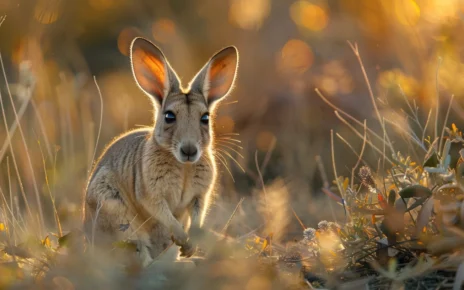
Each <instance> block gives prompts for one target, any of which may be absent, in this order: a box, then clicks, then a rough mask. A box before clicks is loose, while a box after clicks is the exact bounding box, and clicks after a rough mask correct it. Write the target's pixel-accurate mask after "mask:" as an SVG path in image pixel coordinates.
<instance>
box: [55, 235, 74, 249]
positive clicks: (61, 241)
mask: <svg viewBox="0 0 464 290" xmlns="http://www.w3.org/2000/svg"><path fill="white" fill-rule="evenodd" d="M72 236H73V235H72V232H70V233H68V234H66V235H64V236H61V237H59V238H58V245H59V246H60V247H67V246H68V245H69V242H70V240H71V239H72Z"/></svg>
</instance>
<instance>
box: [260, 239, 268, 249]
mask: <svg viewBox="0 0 464 290" xmlns="http://www.w3.org/2000/svg"><path fill="white" fill-rule="evenodd" d="M266 247H267V240H264V242H263V246H262V247H261V251H264V249H266Z"/></svg>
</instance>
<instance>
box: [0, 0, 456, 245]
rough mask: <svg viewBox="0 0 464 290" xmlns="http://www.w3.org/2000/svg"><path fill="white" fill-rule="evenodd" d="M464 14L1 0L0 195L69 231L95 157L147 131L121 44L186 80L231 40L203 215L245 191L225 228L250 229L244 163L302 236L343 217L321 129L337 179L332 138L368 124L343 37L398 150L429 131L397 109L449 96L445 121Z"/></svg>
mask: <svg viewBox="0 0 464 290" xmlns="http://www.w3.org/2000/svg"><path fill="white" fill-rule="evenodd" d="M5 16H6V17H5ZM463 17H464V1H459V0H417V1H414V0H389V1H381V0H339V1H335V0H298V1H295V0H224V1H217V0H195V1H187V0H157V1H151V0H133V1H129V0H80V1H62V0H23V1H21V0H0V22H1V23H2V25H1V26H0V53H1V56H2V60H3V65H4V69H5V77H6V79H4V78H3V75H2V77H0V92H1V99H2V102H3V107H4V111H5V112H4V113H5V114H3V113H2V115H3V117H4V119H3V120H2V122H3V123H2V125H1V126H0V146H2V148H1V149H0V150H1V151H0V166H1V174H0V188H1V189H2V191H3V192H4V193H5V195H8V193H9V192H12V193H14V194H12V195H11V196H16V197H17V198H13V199H14V200H15V201H14V203H15V205H16V206H17V208H18V210H19V208H24V206H25V202H24V197H26V198H27V199H28V200H29V203H30V206H31V207H32V208H37V200H38V199H40V200H41V203H42V207H43V213H42V214H40V215H43V219H44V220H45V222H46V224H48V225H53V214H51V213H52V212H53V210H52V208H53V207H52V202H51V201H50V198H49V196H50V194H51V195H52V196H54V197H55V200H56V205H57V208H58V215H59V216H60V219H61V220H62V223H63V227H67V228H70V227H72V226H75V225H76V217H78V213H79V210H80V204H81V202H82V198H83V191H84V188H85V183H86V178H87V176H88V172H89V170H90V168H91V164H92V160H93V158H94V154H95V152H96V156H97V157H98V155H100V154H101V152H102V149H103V148H104V146H105V145H106V144H107V143H108V142H110V141H111V140H112V139H113V138H114V137H115V136H117V135H119V134H121V133H122V132H124V131H126V130H128V129H131V128H136V127H137V126H142V125H144V126H145V125H150V124H151V123H152V122H153V120H152V116H153V108H152V107H151V104H150V102H149V100H148V98H147V97H146V96H145V95H143V93H142V92H141V91H140V90H139V89H138V88H137V86H136V84H135V82H134V80H133V77H132V75H131V70H130V62H129V58H128V53H129V45H130V42H131V41H132V39H133V38H134V37H136V36H144V37H146V38H148V39H150V40H152V41H153V42H154V43H156V44H157V45H158V46H159V47H160V48H161V49H162V50H163V52H164V53H165V55H166V56H167V58H168V60H169V61H170V63H171V65H172V66H173V67H174V69H175V70H176V71H177V73H178V74H179V76H180V77H181V79H182V81H183V83H184V85H185V84H187V83H188V81H189V80H190V79H191V78H192V77H193V76H194V75H195V73H196V72H197V70H199V69H200V68H201V67H202V66H203V64H204V63H205V62H206V61H207V60H208V58H209V57H210V56H211V55H213V53H215V52H216V51H217V50H219V49H221V48H222V47H224V46H227V45H235V46H236V47H237V48H238V50H239V52H240V66H239V72H238V81H237V83H236V88H235V90H234V91H233V93H232V94H231V95H230V96H229V98H228V99H227V100H226V101H224V102H223V104H222V105H221V106H220V108H219V111H218V115H217V118H216V120H215V130H216V131H217V133H218V134H226V135H224V136H229V137H230V138H234V139H237V140H239V141H240V143H239V142H236V141H233V140H231V141H230V142H225V143H223V144H222V145H218V146H219V148H221V150H225V151H227V152H228V153H223V154H222V155H223V156H224V158H223V160H222V159H221V160H219V161H220V162H221V163H226V162H227V164H226V166H224V164H222V165H221V173H222V177H221V188H220V189H219V191H218V192H219V195H218V199H217V203H216V205H215V207H214V208H213V210H212V213H211V215H212V216H214V217H215V218H212V219H210V220H209V222H210V223H211V226H213V227H215V226H216V227H222V226H223V225H224V224H225V223H226V221H227V219H228V218H229V216H230V214H231V213H232V211H233V209H234V208H235V206H236V204H237V202H239V200H240V199H241V198H242V197H245V200H244V201H243V203H242V206H241V207H240V211H239V213H238V214H237V217H236V219H237V224H236V225H234V226H233V227H232V228H231V229H230V232H231V233H233V232H234V231H236V232H239V231H241V230H243V227H244V226H245V225H246V227H247V230H248V229H253V228H256V227H257V226H259V225H260V224H262V219H261V218H260V214H259V212H260V202H259V200H260V197H261V196H262V195H263V190H262V189H263V187H262V182H261V180H260V178H259V173H258V171H257V166H256V163H258V166H259V167H260V170H261V173H262V176H263V181H264V184H265V185H266V188H267V194H268V198H269V199H271V202H272V201H275V203H274V205H273V206H274V207H275V208H278V209H281V210H282V211H283V213H282V215H280V216H279V218H280V219H281V222H282V224H283V225H284V226H282V225H281V226H282V228H285V230H286V232H287V233H289V234H290V235H288V236H287V237H286V238H291V237H292V233H295V234H298V235H301V226H300V224H299V222H298V221H297V220H296V218H295V215H297V216H298V217H299V218H300V219H301V221H302V223H303V224H304V225H306V226H314V225H315V224H317V222H318V221H320V220H321V219H329V220H334V219H340V218H341V217H342V216H343V209H342V207H341V206H340V205H339V204H337V203H335V202H332V201H330V200H329V199H328V197H327V196H326V195H324V194H323V193H322V192H321V188H322V187H323V186H326V187H327V182H328V183H329V185H330V186H332V185H333V184H332V180H334V179H335V177H334V176H335V175H334V172H333V165H332V152H331V147H332V146H331V130H333V134H334V142H333V148H334V150H333V152H334V154H333V155H334V157H335V161H336V166H337V175H339V176H349V175H350V174H351V168H352V167H353V166H354V164H355V163H356V161H357V155H356V154H355V153H353V152H352V149H350V147H349V146H347V145H346V144H345V143H344V142H343V141H342V140H341V139H340V138H339V137H337V135H336V134H337V133H338V134H339V135H340V136H342V137H343V138H344V139H345V140H346V141H347V142H348V143H349V144H350V146H351V147H352V148H353V149H354V150H355V151H356V152H358V154H359V152H360V151H361V147H362V143H363V141H362V139H363V138H362V136H363V134H364V133H363V131H364V129H363V126H362V122H363V121H364V120H365V119H366V120H367V125H368V127H369V128H371V129H372V130H374V131H377V132H379V131H378V130H379V128H380V126H379V122H378V120H377V116H376V114H375V112H374V110H373V104H372V101H371V98H370V95H369V90H368V87H367V85H366V80H365V76H364V74H363V70H362V68H361V66H360V64H359V61H358V58H357V56H356V54H355V53H354V51H353V50H352V48H351V47H350V45H349V44H348V42H347V41H350V42H352V43H353V44H354V43H356V44H357V47H358V49H359V55H360V57H361V58H362V62H363V64H364V67H363V69H364V70H365V73H366V75H367V77H368V80H369V83H370V85H371V87H372V91H373V95H374V97H375V100H376V103H377V106H378V108H379V110H380V111H381V112H382V115H383V116H388V118H389V119H388V120H385V122H386V123H388V125H387V130H388V131H389V132H391V133H392V134H393V133H397V134H394V136H395V137H392V139H393V143H395V140H397V141H403V139H402V134H404V128H405V127H406V125H405V124H410V125H411V127H412V128H415V129H417V130H418V132H419V133H417V135H418V136H419V137H421V135H422V131H424V132H425V134H424V137H427V136H428V134H429V133H430V132H433V126H432V125H430V126H429V127H428V129H427V128H425V130H423V128H422V127H420V126H419V127H415V126H416V125H415V124H416V123H415V120H414V119H413V118H408V117H405V114H398V112H402V110H404V111H405V112H409V111H408V110H410V108H409V106H408V105H407V104H408V103H407V102H406V101H409V102H410V104H413V105H414V106H417V108H418V110H417V115H418V118H419V119H420V122H421V124H422V125H423V124H425V123H426V120H427V117H428V115H429V112H430V109H431V108H436V107H437V105H439V107H438V108H439V110H438V111H439V113H440V115H441V116H443V115H444V114H445V113H446V111H447V109H448V103H449V100H450V97H451V95H452V94H454V95H455V101H454V103H453V106H452V107H451V111H450V114H451V117H450V120H453V121H454V122H455V123H456V124H457V126H458V127H459V122H461V119H460V118H459V116H462V115H461V114H462V112H463V109H462V105H463V102H462V98H461V96H462V94H463V89H464V81H461V79H462V80H464V74H463V72H464V35H463V34H462V31H463V29H464V27H463V23H464V22H463V21H462V19H463ZM94 77H95V79H96V82H95V80H94ZM437 80H438V82H437ZM7 83H8V84H9V86H8V87H7V86H6V84H7ZM97 84H98V86H99V89H100V92H101V98H102V101H103V103H102V102H101V100H100V94H99V91H98V88H97ZM315 88H319V90H320V91H321V92H322V94H323V96H324V97H325V99H326V100H327V101H329V102H331V103H332V104H334V105H336V106H337V107H339V108H340V109H342V110H344V111H346V112H347V113H349V114H351V115H352V116H353V117H354V118H356V119H357V120H359V122H361V123H360V124H361V125H359V124H356V122H354V121H353V120H350V124H352V126H354V128H355V129H356V132H358V135H357V134H356V133H355V132H353V130H352V129H350V127H349V126H346V125H345V124H344V123H343V122H342V121H341V120H340V119H339V118H337V116H336V115H335V114H334V108H333V107H331V106H330V105H329V104H327V102H325V101H324V100H323V99H322V98H321V97H320V96H319V95H318V94H317V93H316V92H315ZM400 88H401V89H400ZM9 93H11V98H10V96H9ZM437 95H439V96H440V98H439V100H440V101H439V102H437ZM11 101H13V103H14V108H15V110H13V106H12V103H11ZM414 110H415V108H414ZM15 111H16V115H17V116H15ZM101 111H102V112H103V115H102V116H101V113H100V112H101ZM433 114H435V112H434V113H433ZM100 118H102V124H101V132H100V135H99V131H100ZM345 118H346V116H345ZM18 120H19V121H20V125H21V126H19V127H18V126H17V121H18ZM5 125H6V126H5ZM439 126H440V127H439V128H440V130H441V126H443V124H442V123H440V124H439ZM6 128H8V132H7V129H6ZM20 129H21V130H20ZM7 133H9V134H7ZM229 133H238V134H239V135H227V134H229ZM359 134H360V136H361V137H360V136H359ZM8 135H10V136H11V139H12V141H11V142H12V145H13V146H12V147H11V148H10V147H9V146H8ZM98 136H99V137H98ZM419 139H420V138H419ZM97 141H98V143H97ZM377 141H378V140H377ZM405 143H406V144H405ZM96 144H97V145H96ZM403 144H405V145H403ZM237 145H238V146H241V147H243V149H241V148H240V147H238V146H237ZM397 146H398V147H395V149H397V150H398V149H399V148H401V149H403V150H405V152H407V153H409V154H411V155H412V156H414V154H415V153H414V152H416V151H415V150H416V149H417V148H415V145H414V144H407V142H399V143H398V145H397ZM378 147H379V148H380V149H381V148H382V145H381V143H380V145H378ZM402 147H404V148H402ZM237 151H238V152H237ZM419 151H420V150H419ZM423 153H424V152H422V153H421V154H423ZM255 154H256V155H255ZM255 156H256V157H257V162H256V160H255ZM317 156H321V159H320V160H321V165H323V167H324V170H323V171H321V170H319V169H318V164H317V162H316V157H317ZM380 156H381V154H379V152H376V151H375V150H372V149H371V148H366V150H365V152H364V155H363V157H364V160H365V163H366V164H368V165H370V166H371V168H373V170H374V171H376V169H378V168H379V167H380V165H379V164H380V161H381V159H382V158H381V157H380ZM14 159H15V160H14ZM233 159H235V160H236V161H234V160H233ZM14 163H16V165H15V164H14ZM241 168H243V170H241ZM324 175H325V176H327V179H326V178H325V177H323V176H324ZM38 197H40V198H38ZM12 204H13V203H12ZM330 209H332V210H330ZM292 211H293V212H292ZM37 217H38V216H34V218H37ZM240 221H241V222H242V224H240Z"/></svg>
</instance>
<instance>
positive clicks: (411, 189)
mask: <svg viewBox="0 0 464 290" xmlns="http://www.w3.org/2000/svg"><path fill="white" fill-rule="evenodd" d="M399 195H400V196H401V197H402V198H411V197H429V196H431V195H432V191H431V190H430V189H429V188H427V187H425V186H422V185H419V184H416V185H411V186H408V187H406V188H403V189H402V190H400V192H399Z"/></svg>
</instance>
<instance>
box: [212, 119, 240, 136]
mask: <svg viewBox="0 0 464 290" xmlns="http://www.w3.org/2000/svg"><path fill="white" fill-rule="evenodd" d="M215 127H216V130H217V131H216V132H217V133H218V134H225V133H232V132H234V127H235V122H234V120H233V119H232V118H231V117H230V116H220V117H218V118H217V119H216V124H215Z"/></svg>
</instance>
